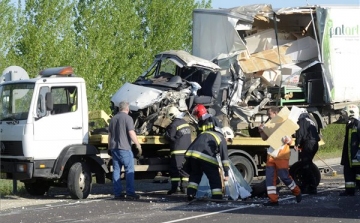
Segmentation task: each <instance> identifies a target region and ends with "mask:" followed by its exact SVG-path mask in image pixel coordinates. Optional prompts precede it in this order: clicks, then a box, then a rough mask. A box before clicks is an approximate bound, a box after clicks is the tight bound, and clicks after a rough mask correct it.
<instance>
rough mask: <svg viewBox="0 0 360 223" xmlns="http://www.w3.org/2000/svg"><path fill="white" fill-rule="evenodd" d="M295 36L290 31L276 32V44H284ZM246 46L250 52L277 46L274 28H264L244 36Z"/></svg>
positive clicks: (294, 38)
mask: <svg viewBox="0 0 360 223" xmlns="http://www.w3.org/2000/svg"><path fill="white" fill-rule="evenodd" d="M296 39H297V38H296V37H295V36H294V35H292V34H291V33H278V44H279V45H284V44H286V43H289V42H292V41H294V40H296ZM245 42H246V47H247V49H248V52H249V53H250V54H253V53H258V52H261V51H264V50H269V49H273V48H275V47H276V46H277V44H276V36H275V30H274V29H266V30H262V31H260V32H257V33H254V34H252V35H250V36H247V37H245Z"/></svg>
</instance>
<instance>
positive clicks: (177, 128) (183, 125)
mask: <svg viewBox="0 0 360 223" xmlns="http://www.w3.org/2000/svg"><path fill="white" fill-rule="evenodd" d="M186 127H190V125H189V124H182V125H179V126H178V127H176V130H179V129H182V128H186Z"/></svg>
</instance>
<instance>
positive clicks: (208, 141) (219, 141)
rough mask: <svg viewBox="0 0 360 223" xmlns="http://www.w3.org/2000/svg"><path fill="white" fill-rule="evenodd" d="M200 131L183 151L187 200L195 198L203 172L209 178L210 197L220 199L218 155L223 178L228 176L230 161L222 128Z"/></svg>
mask: <svg viewBox="0 0 360 223" xmlns="http://www.w3.org/2000/svg"><path fill="white" fill-rule="evenodd" d="M216 130H217V131H205V132H202V133H201V134H200V135H199V136H197V138H196V139H195V141H194V142H193V143H192V144H191V145H190V147H189V149H188V150H187V151H186V153H185V163H184V166H183V169H184V170H185V171H186V172H187V173H188V174H189V185H188V188H187V195H188V200H189V201H191V200H193V199H194V198H195V195H196V192H197V189H198V186H199V183H200V181H201V178H202V175H203V173H205V175H206V176H207V178H208V179H209V184H210V189H211V194H212V197H211V198H212V199H222V197H223V190H222V185H223V182H222V177H221V175H220V174H222V171H219V167H220V166H219V165H220V164H219V161H218V159H217V156H220V158H219V160H221V165H222V166H223V170H224V174H225V177H224V180H227V178H228V171H229V167H230V161H229V158H228V152H227V144H226V140H225V138H224V135H223V134H222V130H221V129H218V128H216Z"/></svg>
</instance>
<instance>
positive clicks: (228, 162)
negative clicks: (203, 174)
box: [221, 160, 230, 167]
mask: <svg viewBox="0 0 360 223" xmlns="http://www.w3.org/2000/svg"><path fill="white" fill-rule="evenodd" d="M221 162H222V164H223V166H224V167H230V161H229V160H223V161H221Z"/></svg>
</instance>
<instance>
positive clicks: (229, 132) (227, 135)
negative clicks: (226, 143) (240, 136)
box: [221, 126, 234, 140]
mask: <svg viewBox="0 0 360 223" xmlns="http://www.w3.org/2000/svg"><path fill="white" fill-rule="evenodd" d="M221 130H222V132H223V134H224V137H225V139H230V140H232V139H233V138H234V132H233V130H232V129H231V128H230V127H228V126H226V127H223V128H222V129H221Z"/></svg>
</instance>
